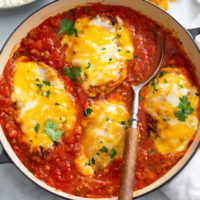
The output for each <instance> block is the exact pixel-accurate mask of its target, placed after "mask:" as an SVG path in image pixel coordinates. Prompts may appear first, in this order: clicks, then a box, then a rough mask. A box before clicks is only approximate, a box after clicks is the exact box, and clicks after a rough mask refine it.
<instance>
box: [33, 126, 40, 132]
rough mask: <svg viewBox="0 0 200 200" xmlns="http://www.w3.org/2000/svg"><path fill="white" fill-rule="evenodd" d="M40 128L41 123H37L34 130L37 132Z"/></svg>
mask: <svg viewBox="0 0 200 200" xmlns="http://www.w3.org/2000/svg"><path fill="white" fill-rule="evenodd" d="M39 128H40V125H39V124H37V125H36V126H35V127H34V131H35V132H36V133H38V131H39Z"/></svg>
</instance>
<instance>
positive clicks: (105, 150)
mask: <svg viewBox="0 0 200 200" xmlns="http://www.w3.org/2000/svg"><path fill="white" fill-rule="evenodd" d="M100 152H105V153H107V152H108V148H107V147H106V146H103V147H102V148H101V149H100Z"/></svg>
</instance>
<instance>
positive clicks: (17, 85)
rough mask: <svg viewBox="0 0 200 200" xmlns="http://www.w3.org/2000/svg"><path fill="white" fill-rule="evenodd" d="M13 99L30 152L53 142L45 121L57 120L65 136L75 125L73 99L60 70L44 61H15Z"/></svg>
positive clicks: (49, 145)
mask: <svg viewBox="0 0 200 200" xmlns="http://www.w3.org/2000/svg"><path fill="white" fill-rule="evenodd" d="M12 100H13V101H14V102H16V107H17V110H16V115H17V118H18V119H19V121H20V123H21V128H22V131H23V132H24V140H25V141H26V143H28V144H29V145H30V146H31V151H32V150H33V149H39V147H40V146H41V147H43V148H49V147H51V146H52V144H53V141H52V140H51V138H50V137H49V136H48V135H47V134H46V133H45V131H44V124H45V121H46V120H48V119H50V120H52V121H54V122H56V123H57V125H58V129H59V130H61V131H62V132H63V133H64V134H66V135H67V134H68V131H69V130H71V129H73V127H74V126H75V121H76V110H75V106H74V104H75V102H74V99H73V98H72V96H70V94H69V93H67V92H66V90H65V87H64V83H63V81H62V80H61V79H60V78H59V77H58V75H57V73H56V72H55V71H54V70H53V69H52V68H50V67H48V66H47V65H44V64H43V63H34V62H23V61H20V60H19V61H18V62H17V63H16V72H15V75H14V91H13V94H12Z"/></svg>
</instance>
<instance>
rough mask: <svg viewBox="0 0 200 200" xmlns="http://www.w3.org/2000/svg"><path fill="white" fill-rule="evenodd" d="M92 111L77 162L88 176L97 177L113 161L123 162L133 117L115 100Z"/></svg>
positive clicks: (84, 123) (98, 104)
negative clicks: (121, 160)
mask: <svg viewBox="0 0 200 200" xmlns="http://www.w3.org/2000/svg"><path fill="white" fill-rule="evenodd" d="M90 108H91V109H92V113H91V114H90V115H88V116H85V117H84V119H83V121H82V126H83V130H84V138H83V142H82V147H81V152H80V155H79V156H78V158H77V159H76V161H75V162H76V164H77V167H78V169H79V171H80V172H81V173H82V174H84V175H94V173H95V172H96V171H98V170H100V169H102V168H104V167H106V166H108V165H109V164H110V163H111V162H112V160H113V159H118V158H122V153H123V144H124V134H125V127H126V126H128V122H127V120H128V119H129V117H130V115H129V113H128V111H127V109H126V107H125V106H124V104H123V103H122V102H117V101H115V100H114V99H109V100H108V101H106V100H97V101H95V102H94V103H93V105H91V106H90Z"/></svg>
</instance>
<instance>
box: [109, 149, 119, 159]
mask: <svg viewBox="0 0 200 200" xmlns="http://www.w3.org/2000/svg"><path fill="white" fill-rule="evenodd" d="M111 151H112V153H111V154H110V157H111V158H114V157H115V156H116V155H117V150H116V149H112V150H111Z"/></svg>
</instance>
